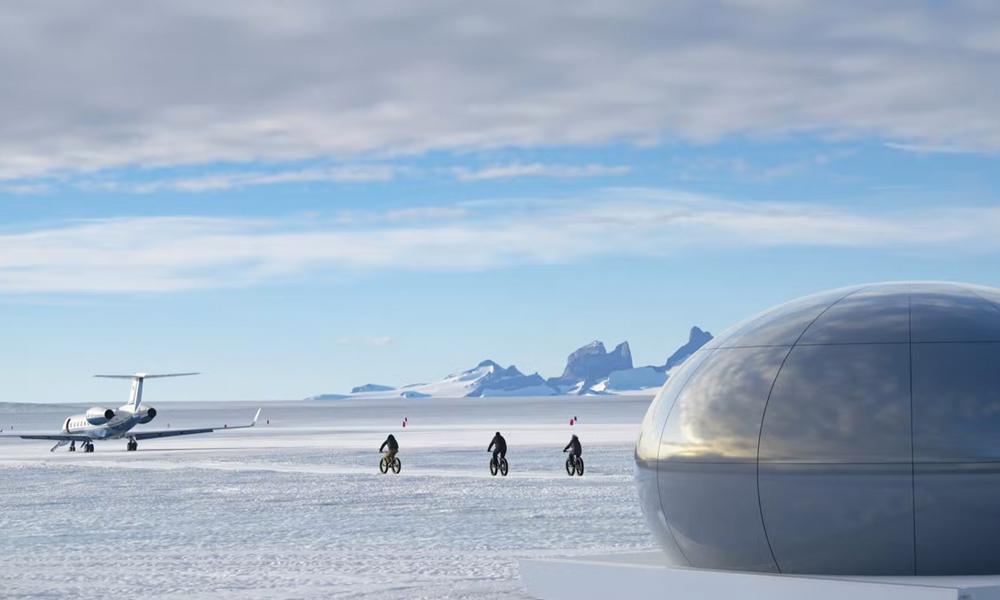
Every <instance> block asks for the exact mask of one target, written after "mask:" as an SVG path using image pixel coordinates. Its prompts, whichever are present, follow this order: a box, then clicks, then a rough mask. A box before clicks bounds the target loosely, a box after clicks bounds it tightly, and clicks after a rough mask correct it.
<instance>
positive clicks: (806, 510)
mask: <svg viewBox="0 0 1000 600" xmlns="http://www.w3.org/2000/svg"><path fill="white" fill-rule="evenodd" d="M636 481H637V485H638V488H639V496H640V502H641V503H642V508H643V513H644V514H645V515H646V518H647V522H648V524H649V526H650V528H651V529H652V531H653V533H654V535H655V537H656V539H657V541H658V542H659V543H660V545H661V546H662V547H663V548H664V550H665V551H666V553H667V556H668V558H669V560H670V561H671V562H673V563H674V564H677V565H682V566H694V567H703V568H719V569H736V570H748V571H761V572H782V573H804V574H810V573H811V574H851V575H913V574H918V575H969V574H1000V554H998V553H996V552H995V551H994V547H995V541H996V540H998V539H1000V509H997V508H996V507H998V506H1000V290H997V289H993V288H986V287H981V286H971V285H964V284H943V283H941V284H939V283H912V284H910V283H889V284H874V285H865V286H856V287H851V288H844V289H839V290H834V291H831V292H824V293H821V294H816V295H813V296H809V297H806V298H802V299H799V300H795V301H793V302H789V303H787V304H783V305H781V306H778V307H776V308H773V309H770V310H768V311H765V312H763V313H761V314H760V315H757V316H755V317H753V318H751V319H748V320H746V321H744V322H742V323H739V324H737V325H736V326H734V327H732V328H731V329H730V330H729V331H727V332H725V333H723V334H722V335H720V336H719V337H718V338H716V339H715V340H713V341H712V342H711V343H710V344H708V345H707V346H705V347H704V348H703V349H701V350H699V351H698V352H697V353H695V354H694V355H693V356H692V357H691V358H689V359H688V361H687V362H686V363H685V364H684V366H683V367H682V368H681V369H679V370H678V372H677V373H676V374H674V375H673V376H672V377H671V379H670V380H669V381H668V382H667V383H666V385H665V386H664V387H663V389H662V390H660V393H659V394H658V395H657V397H656V399H655V400H654V401H653V403H652V405H651V406H650V408H649V411H648V413H647V415H646V418H645V420H644V421H643V425H642V428H641V432H640V435H639V439H638V441H637V443H636Z"/></svg>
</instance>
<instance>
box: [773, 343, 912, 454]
mask: <svg viewBox="0 0 1000 600" xmlns="http://www.w3.org/2000/svg"><path fill="white" fill-rule="evenodd" d="M911 459H912V454H911V435H910V348H909V344H858V345H850V344H848V345H837V346H796V347H795V348H793V349H792V351H791V352H790V353H789V354H788V359H787V360H786V361H785V364H784V366H783V367H782V368H781V372H780V373H779V374H778V378H777V381H775V384H774V391H772V392H771V400H770V401H769V402H768V404H767V411H766V412H765V414H764V424H763V429H762V432H761V440H760V461H761V462H800V463H801V462H814V463H875V462H883V463H909V462H910V461H911Z"/></svg>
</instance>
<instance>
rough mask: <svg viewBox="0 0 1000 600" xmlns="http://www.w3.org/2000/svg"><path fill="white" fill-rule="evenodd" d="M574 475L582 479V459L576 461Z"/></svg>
mask: <svg viewBox="0 0 1000 600" xmlns="http://www.w3.org/2000/svg"><path fill="white" fill-rule="evenodd" d="M576 474H577V475H578V476H580V477H583V458H578V459H576Z"/></svg>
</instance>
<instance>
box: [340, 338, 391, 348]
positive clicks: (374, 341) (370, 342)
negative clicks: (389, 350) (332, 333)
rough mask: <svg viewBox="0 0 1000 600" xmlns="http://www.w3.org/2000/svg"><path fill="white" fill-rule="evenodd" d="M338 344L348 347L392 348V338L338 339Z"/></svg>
mask: <svg viewBox="0 0 1000 600" xmlns="http://www.w3.org/2000/svg"><path fill="white" fill-rule="evenodd" d="M337 343H338V344H342V345H347V346H374V347H382V346H391V345H392V338H391V337H388V336H375V337H360V338H359V337H342V338H338V339H337Z"/></svg>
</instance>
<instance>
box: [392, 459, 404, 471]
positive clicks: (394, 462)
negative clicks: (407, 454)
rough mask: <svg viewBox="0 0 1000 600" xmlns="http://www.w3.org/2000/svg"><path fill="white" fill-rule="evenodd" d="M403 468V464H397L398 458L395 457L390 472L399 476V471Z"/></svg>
mask: <svg viewBox="0 0 1000 600" xmlns="http://www.w3.org/2000/svg"><path fill="white" fill-rule="evenodd" d="M402 468H403V463H401V462H399V457H398V456H397V457H396V458H395V459H393V461H392V472H393V473H395V474H396V475H399V470H400V469H402Z"/></svg>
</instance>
